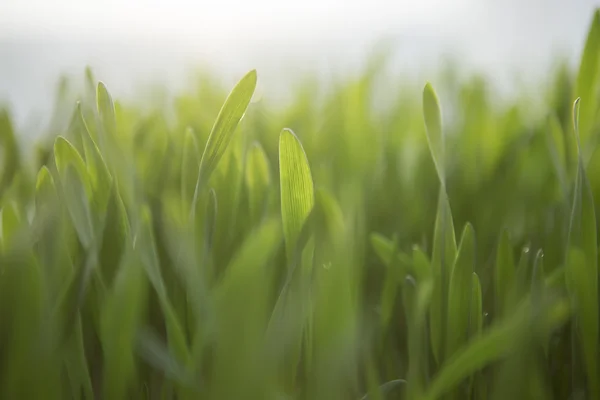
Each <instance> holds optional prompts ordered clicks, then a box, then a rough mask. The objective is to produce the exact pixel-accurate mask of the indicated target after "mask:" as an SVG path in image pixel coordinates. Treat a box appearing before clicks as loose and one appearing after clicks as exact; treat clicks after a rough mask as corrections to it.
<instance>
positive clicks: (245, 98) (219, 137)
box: [192, 70, 256, 207]
mask: <svg viewBox="0 0 600 400" xmlns="http://www.w3.org/2000/svg"><path fill="white" fill-rule="evenodd" d="M255 88H256V71H255V70H252V71H250V72H248V73H247V74H246V75H245V76H244V77H243V78H242V79H241V80H240V81H239V82H238V83H237V84H236V85H235V87H234V88H233V90H232V91H231V93H230V94H229V96H228V97H227V99H226V100H225V103H224V104H223V107H222V108H221V111H219V115H218V116H217V119H216V121H215V123H214V125H213V127H212V130H211V132H210V136H209V137H208V141H207V142H206V147H205V148H204V153H203V154H202V158H201V160H200V168H199V172H198V180H197V181H196V188H195V191H194V200H193V201H192V207H194V206H195V204H196V202H197V198H198V194H199V191H200V189H201V187H202V185H205V184H206V183H207V182H208V178H209V177H210V175H211V174H212V172H213V171H214V170H215V168H216V167H217V164H218V163H219V160H220V159H221V157H222V156H223V154H224V153H225V149H226V148H227V145H228V144H229V142H230V141H231V138H232V137H233V133H234V132H235V129H236V127H237V126H238V124H239V122H240V120H241V119H242V117H243V116H244V113H245V112H246V109H247V108H248V105H249V104H250V100H251V99H252V95H253V94H254V89H255Z"/></svg>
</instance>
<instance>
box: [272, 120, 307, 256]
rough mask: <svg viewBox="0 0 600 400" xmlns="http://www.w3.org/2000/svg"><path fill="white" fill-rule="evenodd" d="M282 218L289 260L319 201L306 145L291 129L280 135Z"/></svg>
mask: <svg viewBox="0 0 600 400" xmlns="http://www.w3.org/2000/svg"><path fill="white" fill-rule="evenodd" d="M279 179H280V188H281V189H280V190H281V220H282V222H283V233H284V235H285V247H286V252H287V255H288V261H289V262H290V263H291V260H292V257H293V255H294V253H295V252H296V246H297V242H298V238H299V236H300V232H301V231H302V228H303V226H304V224H305V222H306V220H307V218H308V215H309V214H310V213H311V211H312V209H313V207H314V204H315V195H314V186H313V180H312V175H311V172H310V167H309V165H308V159H307V158H306V154H305V153H304V149H303V148H302V144H301V143H300V141H299V140H298V138H297V137H296V135H295V134H294V133H293V132H292V131H291V130H289V129H284V130H283V131H282V132H281V134H280V135H279Z"/></svg>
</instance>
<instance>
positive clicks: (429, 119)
mask: <svg viewBox="0 0 600 400" xmlns="http://www.w3.org/2000/svg"><path fill="white" fill-rule="evenodd" d="M423 115H424V117H425V128H426V132H427V142H428V143H429V150H430V151H431V157H433V162H434V164H435V168H436V171H437V173H438V177H439V178H440V183H441V185H442V187H444V188H445V185H446V171H445V165H446V164H445V163H446V151H445V143H444V133H443V131H442V113H441V111H440V102H439V100H438V97H437V94H436V93H435V90H434V89H433V86H431V84H430V83H427V84H426V85H425V88H424V89H423Z"/></svg>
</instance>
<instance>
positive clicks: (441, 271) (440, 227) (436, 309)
mask: <svg viewBox="0 0 600 400" xmlns="http://www.w3.org/2000/svg"><path fill="white" fill-rule="evenodd" d="M456 252H457V250H456V237H455V235H454V223H453V221H452V212H451V210H450V204H449V203H448V197H447V196H446V192H445V191H444V190H443V188H440V193H439V198H438V206H437V216H436V219H435V231H434V233H433V250H432V257H431V258H432V261H431V269H432V275H433V278H434V283H433V284H434V288H433V294H432V298H431V310H430V312H429V318H430V319H429V327H430V337H431V347H432V350H433V355H434V357H435V360H436V361H437V362H438V364H441V363H442V361H443V357H444V354H445V350H444V341H445V339H446V321H447V307H448V303H447V302H448V282H449V280H450V269H451V268H450V267H451V266H452V264H453V263H454V260H455V258H456Z"/></svg>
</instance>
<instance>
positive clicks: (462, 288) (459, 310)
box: [445, 224, 475, 359]
mask: <svg viewBox="0 0 600 400" xmlns="http://www.w3.org/2000/svg"><path fill="white" fill-rule="evenodd" d="M474 267H475V232H474V231H473V227H472V226H471V224H467V225H466V226H465V228H464V230H463V234H462V238H461V241H460V247H459V249H458V254H457V256H456V262H455V263H454V267H453V268H452V274H451V276H450V285H449V290H448V315H447V317H448V319H447V321H448V322H447V328H446V329H447V339H446V357H445V358H446V359H448V358H450V357H451V356H452V355H453V354H454V352H455V351H456V350H457V349H458V348H460V347H461V346H463V345H464V344H465V343H466V341H467V338H468V333H469V311H470V304H471V297H472V291H473V289H472V287H471V283H472V281H473V277H472V274H473V272H474V271H473V270H474Z"/></svg>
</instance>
